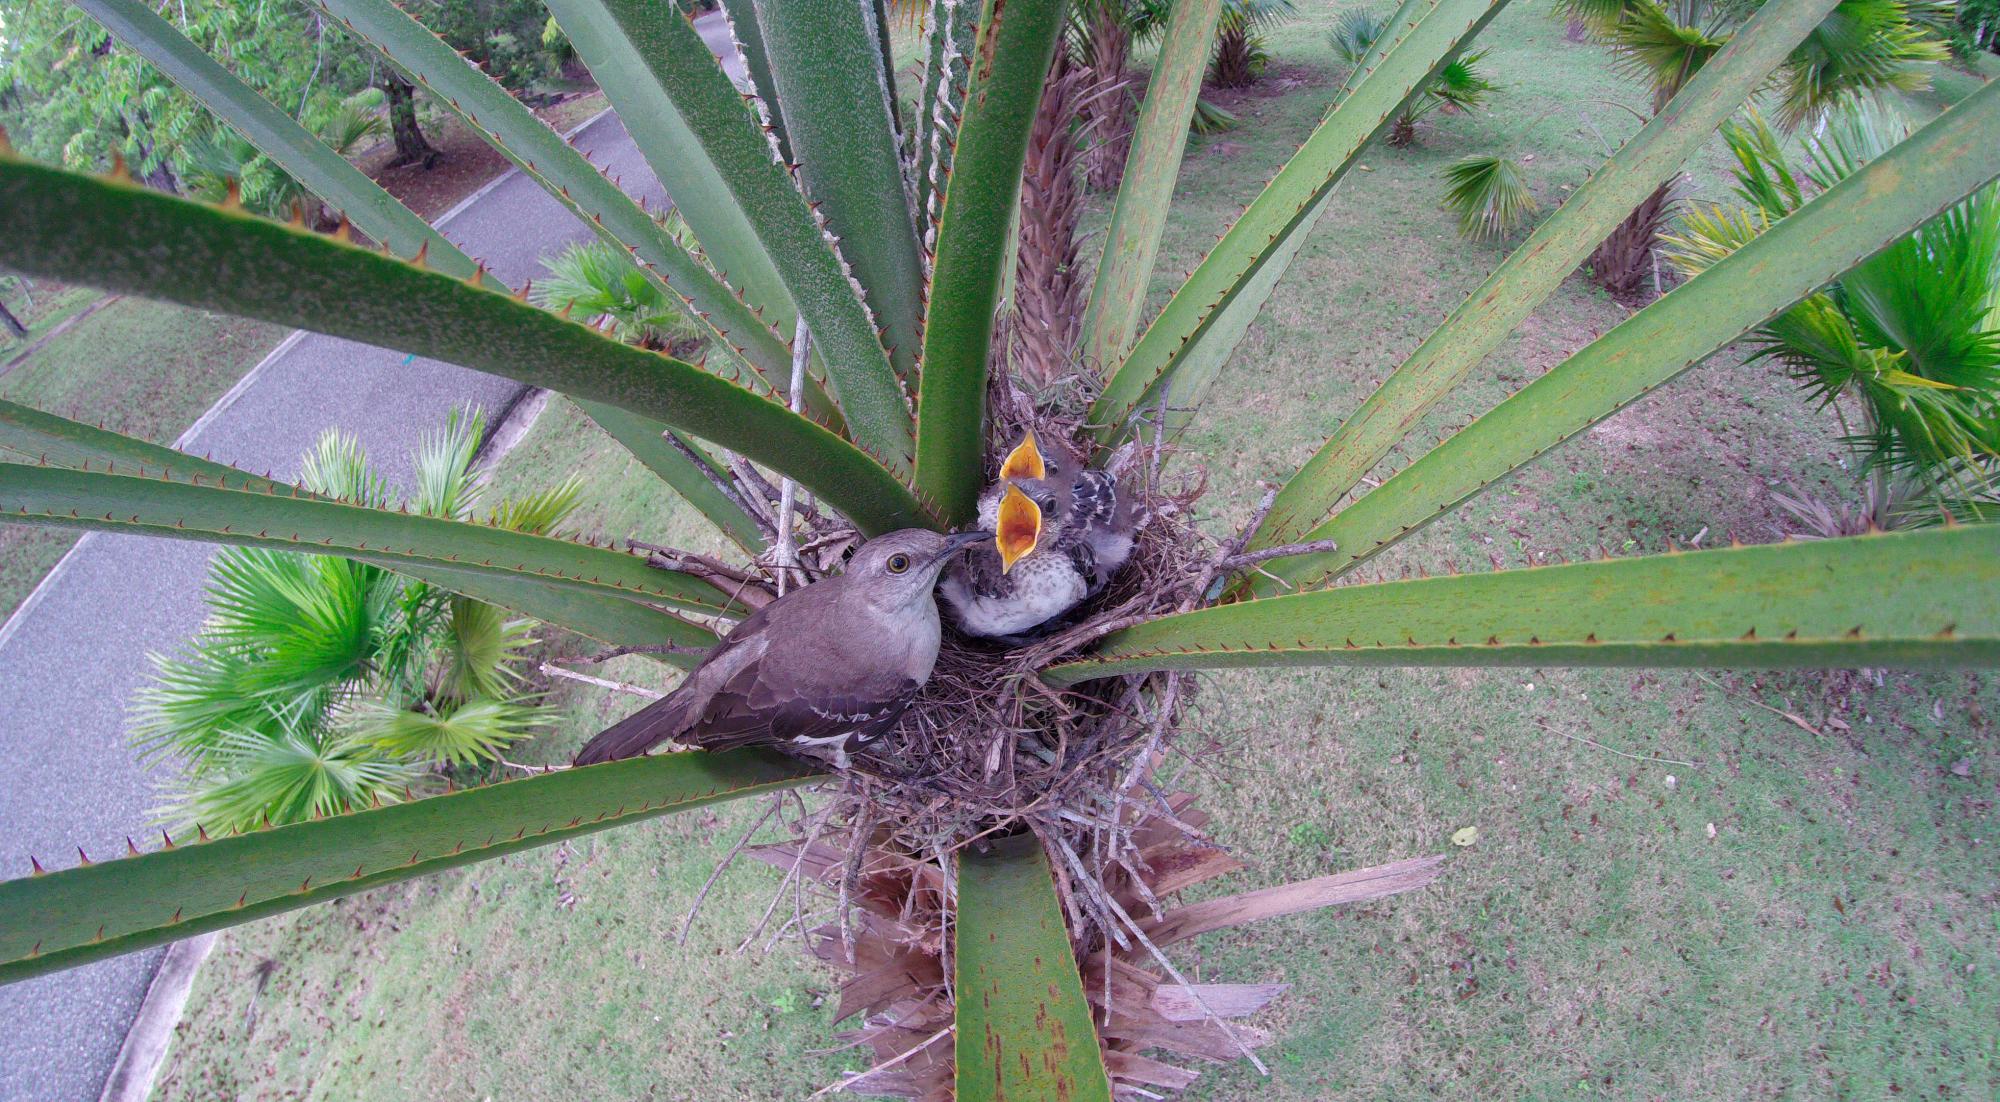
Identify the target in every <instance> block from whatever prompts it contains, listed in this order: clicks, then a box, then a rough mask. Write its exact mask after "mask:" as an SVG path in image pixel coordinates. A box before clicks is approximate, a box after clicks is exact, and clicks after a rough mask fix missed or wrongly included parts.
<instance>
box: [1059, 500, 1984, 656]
mask: <svg viewBox="0 0 2000 1102" xmlns="http://www.w3.org/2000/svg"><path fill="white" fill-rule="evenodd" d="M1996 664H2000V525H1976V526H1967V527H1958V528H1937V529H1929V530H1924V531H1914V532H1898V533H1894V534H1890V535H1876V536H1858V537H1853V538H1850V539H1838V540H1816V541H1812V542H1807V543H1783V544H1765V545H1762V546H1756V547H1737V548H1729V549H1725V550H1716V551H1699V552H1689V553H1682V554H1670V555H1653V556H1647V557H1643V558H1632V559H1615V560H1607V561H1602V562H1591V563H1578V564H1575V565H1571V566H1549V567H1536V568H1533V569H1526V570H1508V571H1500V572H1496V573H1491V574H1466V575H1457V576H1452V577H1443V578H1425V579H1419V580H1410V581H1398V582H1378V583H1375V584H1371V585H1346V586H1339V587H1336V588H1334V589H1327V590H1321V591H1318V592H1315V593H1301V594H1295V595H1291V596H1285V597H1267V598H1264V599H1262V600H1256V601H1244V602H1240V603H1237V604H1229V605H1219V606H1216V607H1214V608H1208V609H1202V610H1200V611H1197V612H1189V613H1184V614H1181V615H1178V616H1165V617H1161V618H1159V619H1156V620H1151V621H1148V622H1146V623H1144V624H1140V625H1137V626H1135V627H1132V628H1129V629H1127V630H1125V631H1122V632H1119V633H1117V634H1115V635H1112V636H1110V637H1108V638H1107V639H1105V641H1104V643H1103V645H1102V646H1101V647H1099V648H1098V650H1097V651H1096V652H1095V653H1093V654H1092V655H1090V656H1089V657H1087V658H1084V659H1082V660H1080V661H1076V662H1071V663H1068V664H1065V665H1062V666H1058V667H1056V668H1055V669H1054V670H1052V671H1050V673H1049V674H1048V679H1049V680H1050V681H1052V682H1054V683H1056V684H1071V683H1074V682H1077V681H1083V680H1088V679H1090V678H1094V677H1104V676H1107V675H1110V674H1122V673H1138V672H1142V671H1146V670H1158V669H1215V668H1222V667H1243V666H1249V667H1256V666H1389V665H1395V666H1697V667H1700V666H1732V667H1741V668H1746V669H1777V668H1785V667H1857V666H1891V667H1898V668H1901V667H1930V668H1952V667H1962V666H1991V665H1996Z"/></svg>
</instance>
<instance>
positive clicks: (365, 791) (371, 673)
mask: <svg viewBox="0 0 2000 1102" xmlns="http://www.w3.org/2000/svg"><path fill="white" fill-rule="evenodd" d="M483 429H484V421H483V418H481V417H480V416H479V415H478V414H474V415H472V416H470V417H457V416H454V417H453V418H452V419H451V420H450V422H449V423H448V424H447V425H446V427H445V429H444V431H443V432H440V433H435V434H431V435H429V436H427V437H426V438H425V439H424V441H423V442H422V444H421V445H420V447H419V449H418V452H417V455H416V457H415V463H414V464H413V467H414V470H415V472H416V483H417V492H416V494H415V496H414V499H413V500H412V501H411V502H408V503H403V502H399V501H398V500H397V498H396V496H395V495H394V494H393V493H392V492H391V491H390V489H389V487H388V484H387V483H386V482H385V481H383V480H382V479H381V478H380V477H378V476H377V475H376V474H375V473H374V472H373V471H372V470H370V468H369V466H368V460H367V456H366V455H365V454H364V453H363V451H362V449H361V445H360V443H359V441H357V440H356V439H355V438H354V437H352V436H348V435H346V434H344V433H340V432H337V431H329V432H327V433H326V434H324V435H322V436H321V437H320V440H319V442H318V443H317V444H316V445H315V446H314V447H313V449H312V450H311V451H310V452H308V453H307V454H306V456H305V460H304V462H303V463H302V464H301V474H300V479H299V484H300V487H301V488H302V489H304V490H306V491H309V492H310V493H312V494H315V495H317V496H318V497H320V498H322V499H325V500H327V501H334V502H348V503H352V504H355V505H359V506H364V507H367V508H371V509H378V510H391V509H394V510H397V511H399V512H401V511H405V510H407V509H409V508H414V509H415V510H416V512H417V513H418V514H419V515H422V516H431V517H439V518H448V519H451V520H456V521H461V522H463V521H467V520H470V519H471V518H472V517H473V516H474V515H475V508H476V506H477V505H478V500H479V497H480V489H481V488H480V484H479V481H478V480H479V476H480V472H479V469H478V468H477V467H476V466H475V465H474V463H473V456H474V449H475V447H476V446H477V444H478V443H479V440H480V438H481V436H482V433H483ZM579 488H580V487H579V485H578V484H577V483H576V482H574V481H571V482H569V483H565V484H564V485H563V486H560V487H558V488H557V489H556V490H554V491H552V492H550V493H547V494H543V495H537V496H536V497H533V498H528V499H519V500H513V501H509V502H506V503H503V504H502V505H501V506H499V507H498V508H496V509H495V510H493V511H492V513H490V514H489V515H488V517H487V522H488V523H494V524H499V525H501V526H503V527H507V528H510V529H512V530H516V531H523V532H537V533H540V532H547V531H549V530H550V529H551V528H553V527H554V525H555V524H556V523H557V522H559V521H560V520H561V519H562V517H563V516H565V515H567V514H568V512H569V511H570V510H571V509H572V508H573V507H574V505H575V501H576V495H577V492H578V490H579ZM207 599H208V608H209V618H208V622H207V624H206V625H205V626H204V627H203V629H202V631H201V632H200V634H198V635H197V636H195V638H194V639H193V640H191V641H190V642H189V644H188V646H187V648H186V650H185V652H184V653H181V654H177V655H172V656H165V655H160V656H155V657H154V664H155V667H156V672H155V675H154V682H153V683H152V684H151V685H148V686H146V687H145V688H144V689H142V690H140V693H139V696H138V698H137V701H136V705H137V706H136V708H135V710H134V711H135V714H134V717H133V724H132V732H133V740H134V742H135V743H136V744H137V745H138V746H139V748H140V751H141V754H142V755H143V756H147V757H152V756H164V757H167V758H169V759H171V760H172V762H173V764H174V765H176V766H178V767H179V770H178V772H179V776H178V777H177V778H176V779H175V780H174V781H173V782H172V783H171V788H172V790H173V795H172V798H171V802H170V803H169V805H168V807H167V808H166V809H165V811H164V814H163V819H164V821H166V822H167V823H168V824H169V825H170V826H171V827H172V828H173V829H175V830H182V829H191V828H193V827H194V826H195V825H196V824H200V825H201V826H202V827H203V828H206V829H215V830H240V829H245V828H248V827H252V826H255V825H257V824H259V823H264V822H269V823H277V824H284V823H292V822H299V821H301V820H304V819H308V818H311V817H313V816H315V815H331V814H338V813H340V812H344V811H352V810H356V809H358V808H364V807H369V806H371V805H379V804H381V803H384V802H389V803H393V802H396V801H397V800H400V799H403V798H404V793H406V792H408V791H410V790H411V789H412V788H413V787H414V788H416V789H428V788H430V787H432V786H431V784H430V783H429V780H428V776H427V773H428V771H430V770H432V769H433V768H435V767H438V766H472V765H478V764H482V763H488V762H491V761H493V760H495V759H497V758H498V757H499V755H500V752H501V751H503V750H505V749H506V748H507V747H508V746H509V745H511V744H512V743H514V742H515V741H517V740H519V739H521V738H523V737H525V736H526V735H527V734H529V733H530V732H531V730H532V729H533V728H534V727H536V726H538V725H542V724H545V723H546V722H547V720H548V718H549V716H548V714H547V713H546V712H545V711H543V710H542V709H539V708H536V707H534V706H533V705H532V704H531V703H530V701H529V700H528V699H527V698H526V697H525V696H524V695H523V693H522V687H521V685H520V683H519V682H520V675H519V673H518V671H517V669H516V668H515V667H516V665H517V664H518V662H519V660H520V659H521V657H522V651H523V649H524V648H525V647H527V646H528V645H529V644H531V643H533V642H534V639H533V637H532V636H531V635H530V634H529V623H528V622H527V621H525V620H522V619H519V618H512V617H509V616H508V615H507V614H506V613H505V612H503V611H502V610H500V609H498V608H496V607H494V606H492V605H489V604H486V603H484V602H481V601H476V600H472V599H469V598H466V597H463V596H460V595H458V594H455V593H452V592H450V591H448V590H444V589H439V588H437V587H434V586H432V585H430V584H428V583H426V582H421V581H412V580H410V579H407V578H404V577H402V576H401V575H398V574H396V573H394V572H392V571H390V570H388V569H385V568H384V567H381V566H377V565H375V564H372V563H365V562H358V561H355V560H352V559H343V558H335V557H332V556H323V555H302V554H299V553H297V552H294V551H281V550H277V549H274V548H271V547H226V548H224V549H223V550H222V552H221V553H220V554H218V555H217V556H216V558H215V563H214V565H213V567H212V568H211V582H210V585H209V591H208V595H207Z"/></svg>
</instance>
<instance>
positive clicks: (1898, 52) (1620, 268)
mask: <svg viewBox="0 0 2000 1102" xmlns="http://www.w3.org/2000/svg"><path fill="white" fill-rule="evenodd" d="M1557 7H1558V10H1559V11H1561V12H1562V13H1563V14H1565V15H1567V16H1568V17H1569V18H1571V19H1572V20H1575V21H1577V22H1580V23H1581V24H1582V25H1584V26H1585V27H1587V28H1589V29H1590V31H1591V33H1593V34H1594V35H1595V36H1597V38H1598V39H1599V40H1600V41H1603V42H1605V43H1606V44H1608V45H1609V46H1610V47H1611V48H1612V49H1613V50H1615V51H1616V52H1617V54H1618V56H1619V60H1620V63H1621V64H1622V66H1623V67H1624V68H1625V70H1626V71H1627V72H1628V73H1629V74H1630V75H1631V76H1632V77H1633V78H1634V79H1636V80H1637V81H1639V82H1640V83H1641V84H1643V85H1644V86H1645V87H1646V89H1647V92H1648V95H1649V98H1650V101H1651V107H1652V110H1653V112H1654V113H1658V111H1659V110H1660V109H1661V108H1662V107H1663V106H1664V105H1665V104H1666V103H1667V101H1668V100H1670V99H1672V98H1673V96H1674V95H1675V94H1676V93H1677V92H1679V91H1680V89H1681V88H1682V87H1684V86H1685V85H1686V84H1687V82H1688V81H1689V80H1691V79H1693V77H1694V74H1695V73H1697V72H1700V71H1701V68H1702V66H1703V65H1706V64H1707V63H1708V61H1709V60H1710V59H1711V58H1713V57H1715V56H1717V55H1718V54H1719V53H1720V52H1721V51H1722V50H1723V49H1724V48H1725V47H1726V46H1727V45H1728V44H1729V42H1730V41H1731V39H1732V38H1733V37H1734V35H1735V34H1736V33H1737V30H1738V28H1739V27H1740V26H1741V25H1742V20H1743V19H1744V17H1745V16H1746V14H1747V13H1748V12H1750V11H1751V10H1754V9H1752V8H1749V7H1747V6H1745V5H1740V4H1732V3H1720V2H1716V0H1666V2H1659V0H1561V2H1560V3H1559V4H1558V5H1557ZM1928 11H1929V9H1928V6H1927V5H1925V4H1924V3H1922V2H1921V0H1918V2H1914V3H1913V2H1910V0H1841V2H1840V3H1839V4H1837V5H1836V6H1835V8H1834V10H1833V12H1832V13H1831V14H1829V15H1828V16H1827V17H1826V19H1824V20H1823V21H1822V22H1821V23H1820V24H1819V25H1818V26H1817V27H1814V28H1813V30H1812V33H1810V34H1808V35H1807V36H1806V37H1805V38H1804V39H1803V40H1802V41H1801V42H1800V43H1799V45H1798V47H1797V48H1796V49H1794V50H1793V51H1792V54H1791V56H1790V57H1788V58H1787V59H1786V60H1785V64H1784V65H1783V66H1782V67H1781V68H1780V70H1779V72H1778V73H1777V74H1776V80H1777V84H1778V87H1779V89H1780V90H1781V92H1782V96H1783V99H1782V103H1781V106H1780V109H1779V115H1778V117H1779V120H1780V122H1781V123H1782V125H1784V126H1786V127H1787V128H1792V127H1797V126H1799V125H1801V124H1803V123H1806V122H1808V121H1811V120H1815V119H1818V118H1819V117H1821V116H1822V115H1824V114H1825V113H1826V112H1827V111H1828V110H1830V109H1831V108H1832V107H1833V106H1834V105H1836V104H1838V103H1840V102H1842V101H1843V100H1844V99H1845V98H1846V97H1848V96H1850V95H1853V94H1856V93H1862V92H1874V91H1880V90H1885V89H1890V88H1900V89H1904V90H1913V89H1917V88H1922V87H1926V86H1928V85H1929V83H1930V71H1931V67H1932V66H1933V65H1935V64H1936V63H1937V62H1940V61H1943V60H1944V59H1945V58H1946V57H1947V56H1948V53H1947V51H1946V49H1945V47H1944V44H1943V42H1942V41H1941V40H1940V38H1939V37H1938V35H1937V33H1936V31H1935V29H1934V27H1933V25H1932V24H1933V22H1934V20H1932V19H1931V18H1930V16H1929V15H1928ZM1672 187H1673V185H1672V182H1671V181H1669V182H1667V183H1665V184H1662V185H1661V186H1660V188H1659V189H1658V190H1656V191H1654V192H1653V193H1652V194H1650V195H1648V196H1647V197H1646V198H1645V200H1644V201H1642V202H1640V203H1639V204H1637V205H1636V206H1634V207H1633V209H1632V211H1631V214H1630V217H1628V218H1627V219H1626V220H1625V222H1623V223H1622V224H1620V225H1619V226H1618V228H1617V229H1616V230H1614V231H1612V233H1611V234H1610V235H1608V236H1607V237H1606V238H1605V240H1604V242H1603V243H1602V245H1601V246H1600V247H1599V248H1598V249H1597V250H1596V251H1595V252H1594V253H1592V255H1591V258H1590V269H1591V274H1592V276H1593V278H1595V279H1596V280H1597V282H1598V283H1599V284H1600V285H1601V286H1603V287H1604V288H1605V289H1606V290H1607V291H1610V292H1611V293H1612V294H1613V295H1616V296H1619V297H1621V298H1624V299H1627V300H1632V299H1634V298H1635V296H1637V295H1638V294H1639V291H1640V288H1641V285H1642V284H1643V283H1644V282H1645V281H1646V280H1647V279H1648V278H1649V277H1651V278H1653V279H1654V280H1655V282H1657V267H1656V262H1657V254H1658V248H1659V241H1660V234H1661V233H1662V232H1664V231H1665V229H1666V227H1667V226H1668V224H1669V223H1670V222H1671V221H1672V210H1671V207H1672V200H1673V191H1672Z"/></svg>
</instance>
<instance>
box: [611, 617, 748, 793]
mask: <svg viewBox="0 0 2000 1102" xmlns="http://www.w3.org/2000/svg"><path fill="white" fill-rule="evenodd" d="M770 607H774V606H770V605H767V606H765V608H770ZM766 620H767V617H766V616H765V609H758V610H757V611H756V612H754V613H752V614H751V615H750V616H749V617H748V618H746V619H745V620H744V621H743V622H742V623H741V624H739V625H737V627H736V629H735V630H734V631H732V632H730V633H729V635H728V636H726V637H724V638H723V639H722V640H721V641H720V642H718V643H716V644H715V646H714V647H713V648H712V649H710V650H709V652H708V654H707V655H706V656H704V657H703V658H702V660H701V663H700V664H699V665H697V666H696V667H695V668H694V669H693V670H692V671H690V672H689V673H688V675H687V678H686V679H685V680H683V681H682V682H681V683H680V685H679V686H678V687H677V688H675V689H674V691H673V692H671V693H668V694H667V695H666V696H664V697H661V698H660V699H659V700H656V701H654V702H653V703H651V704H648V705H646V706H645V707H644V708H641V709H639V710H638V711H636V712H633V713H632V714H631V715H629V716H626V717H625V718H624V719H622V720H619V721H618V722H617V723H615V724H613V725H611V726H610V727H607V728H605V729H604V730H602V731H599V732H598V733H597V735H596V737H594V738H592V739H591V740H590V741H589V742H587V743H585V744H584V746H583V749H582V750H581V751H580V752H578V754H577V756H576V764H577V765H595V764H597V763H598V762H601V761H616V760H617V759H619V758H630V757H636V756H637V755H640V754H643V753H645V752H646V751H648V750H651V749H652V748H653V747H655V746H658V745H659V744H660V743H662V742H665V741H667V740H668V739H678V738H681V737H683V736H684V735H685V734H686V733H687V730H688V728H689V727H690V726H692V725H693V724H694V723H695V722H697V721H698V720H699V718H700V716H701V713H702V712H703V710H704V709H706V707H707V706H708V704H707V702H708V699H709V698H710V697H711V696H713V695H714V693H715V692H716V690H717V689H719V688H721V687H722V686H724V685H726V684H727V683H728V682H729V681H730V680H731V679H732V678H733V677H735V676H736V675H737V674H738V673H740V672H741V671H742V670H743V668H744V667H745V666H754V665H755V664H756V661H757V659H759V658H761V657H763V654H764V648H765V646H766V645H767V643H768V637H767V636H766V635H765V634H764V632H763V630H762V629H763V627H764V624H765V622H766Z"/></svg>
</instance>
